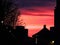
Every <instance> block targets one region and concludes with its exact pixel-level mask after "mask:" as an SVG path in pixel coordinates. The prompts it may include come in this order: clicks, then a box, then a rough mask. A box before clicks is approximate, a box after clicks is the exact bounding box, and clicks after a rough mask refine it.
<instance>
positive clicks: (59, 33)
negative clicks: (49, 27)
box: [54, 0, 60, 45]
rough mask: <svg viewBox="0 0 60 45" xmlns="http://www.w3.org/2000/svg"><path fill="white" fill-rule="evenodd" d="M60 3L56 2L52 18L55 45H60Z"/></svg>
mask: <svg viewBox="0 0 60 45" xmlns="http://www.w3.org/2000/svg"><path fill="white" fill-rule="evenodd" d="M59 4H60V1H59V0H56V7H55V10H54V17H55V20H54V21H55V23H54V26H55V35H56V36H55V45H60V5H59Z"/></svg>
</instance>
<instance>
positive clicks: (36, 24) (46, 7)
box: [14, 0, 56, 37]
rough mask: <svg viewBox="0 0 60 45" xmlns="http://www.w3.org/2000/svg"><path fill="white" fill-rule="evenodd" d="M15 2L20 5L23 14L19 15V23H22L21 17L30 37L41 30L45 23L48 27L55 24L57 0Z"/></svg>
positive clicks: (18, 0)
mask: <svg viewBox="0 0 60 45" xmlns="http://www.w3.org/2000/svg"><path fill="white" fill-rule="evenodd" d="M14 3H16V4H17V6H18V7H19V10H20V15H21V17H20V16H18V24H17V25H20V24H19V20H20V18H21V19H22V20H23V22H24V23H25V28H27V29H28V35H29V36H30V37H31V36H32V35H33V34H35V33H37V32H38V31H40V30H41V29H42V27H43V25H45V24H46V26H47V28H48V29H49V28H50V27H51V26H54V8H55V4H56V2H55V0H17V1H14Z"/></svg>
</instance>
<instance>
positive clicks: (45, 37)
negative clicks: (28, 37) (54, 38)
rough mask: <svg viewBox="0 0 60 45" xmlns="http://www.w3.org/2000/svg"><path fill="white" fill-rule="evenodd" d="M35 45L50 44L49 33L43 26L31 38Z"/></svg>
mask: <svg viewBox="0 0 60 45" xmlns="http://www.w3.org/2000/svg"><path fill="white" fill-rule="evenodd" d="M32 37H33V40H34V42H35V43H36V45H49V44H50V31H49V30H48V29H47V28H46V25H44V27H43V29H42V30H41V31H39V32H38V33H36V34H35V35H33V36H32Z"/></svg>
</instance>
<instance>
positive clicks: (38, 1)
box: [14, 0, 55, 7]
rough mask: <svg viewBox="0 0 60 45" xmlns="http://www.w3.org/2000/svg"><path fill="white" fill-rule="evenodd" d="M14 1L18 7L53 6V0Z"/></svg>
mask: <svg viewBox="0 0 60 45" xmlns="http://www.w3.org/2000/svg"><path fill="white" fill-rule="evenodd" d="M14 3H16V4H17V5H18V6H19V7H31V6H55V0H16V1H14Z"/></svg>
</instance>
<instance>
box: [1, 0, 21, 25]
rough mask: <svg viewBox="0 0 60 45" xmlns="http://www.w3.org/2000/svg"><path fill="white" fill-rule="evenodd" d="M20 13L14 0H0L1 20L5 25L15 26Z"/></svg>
mask: <svg viewBox="0 0 60 45" xmlns="http://www.w3.org/2000/svg"><path fill="white" fill-rule="evenodd" d="M19 14H20V11H18V7H17V5H16V4H14V3H13V2H12V0H0V22H1V23H3V24H4V25H11V26H14V25H15V24H16V21H17V17H18V15H19Z"/></svg>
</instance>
